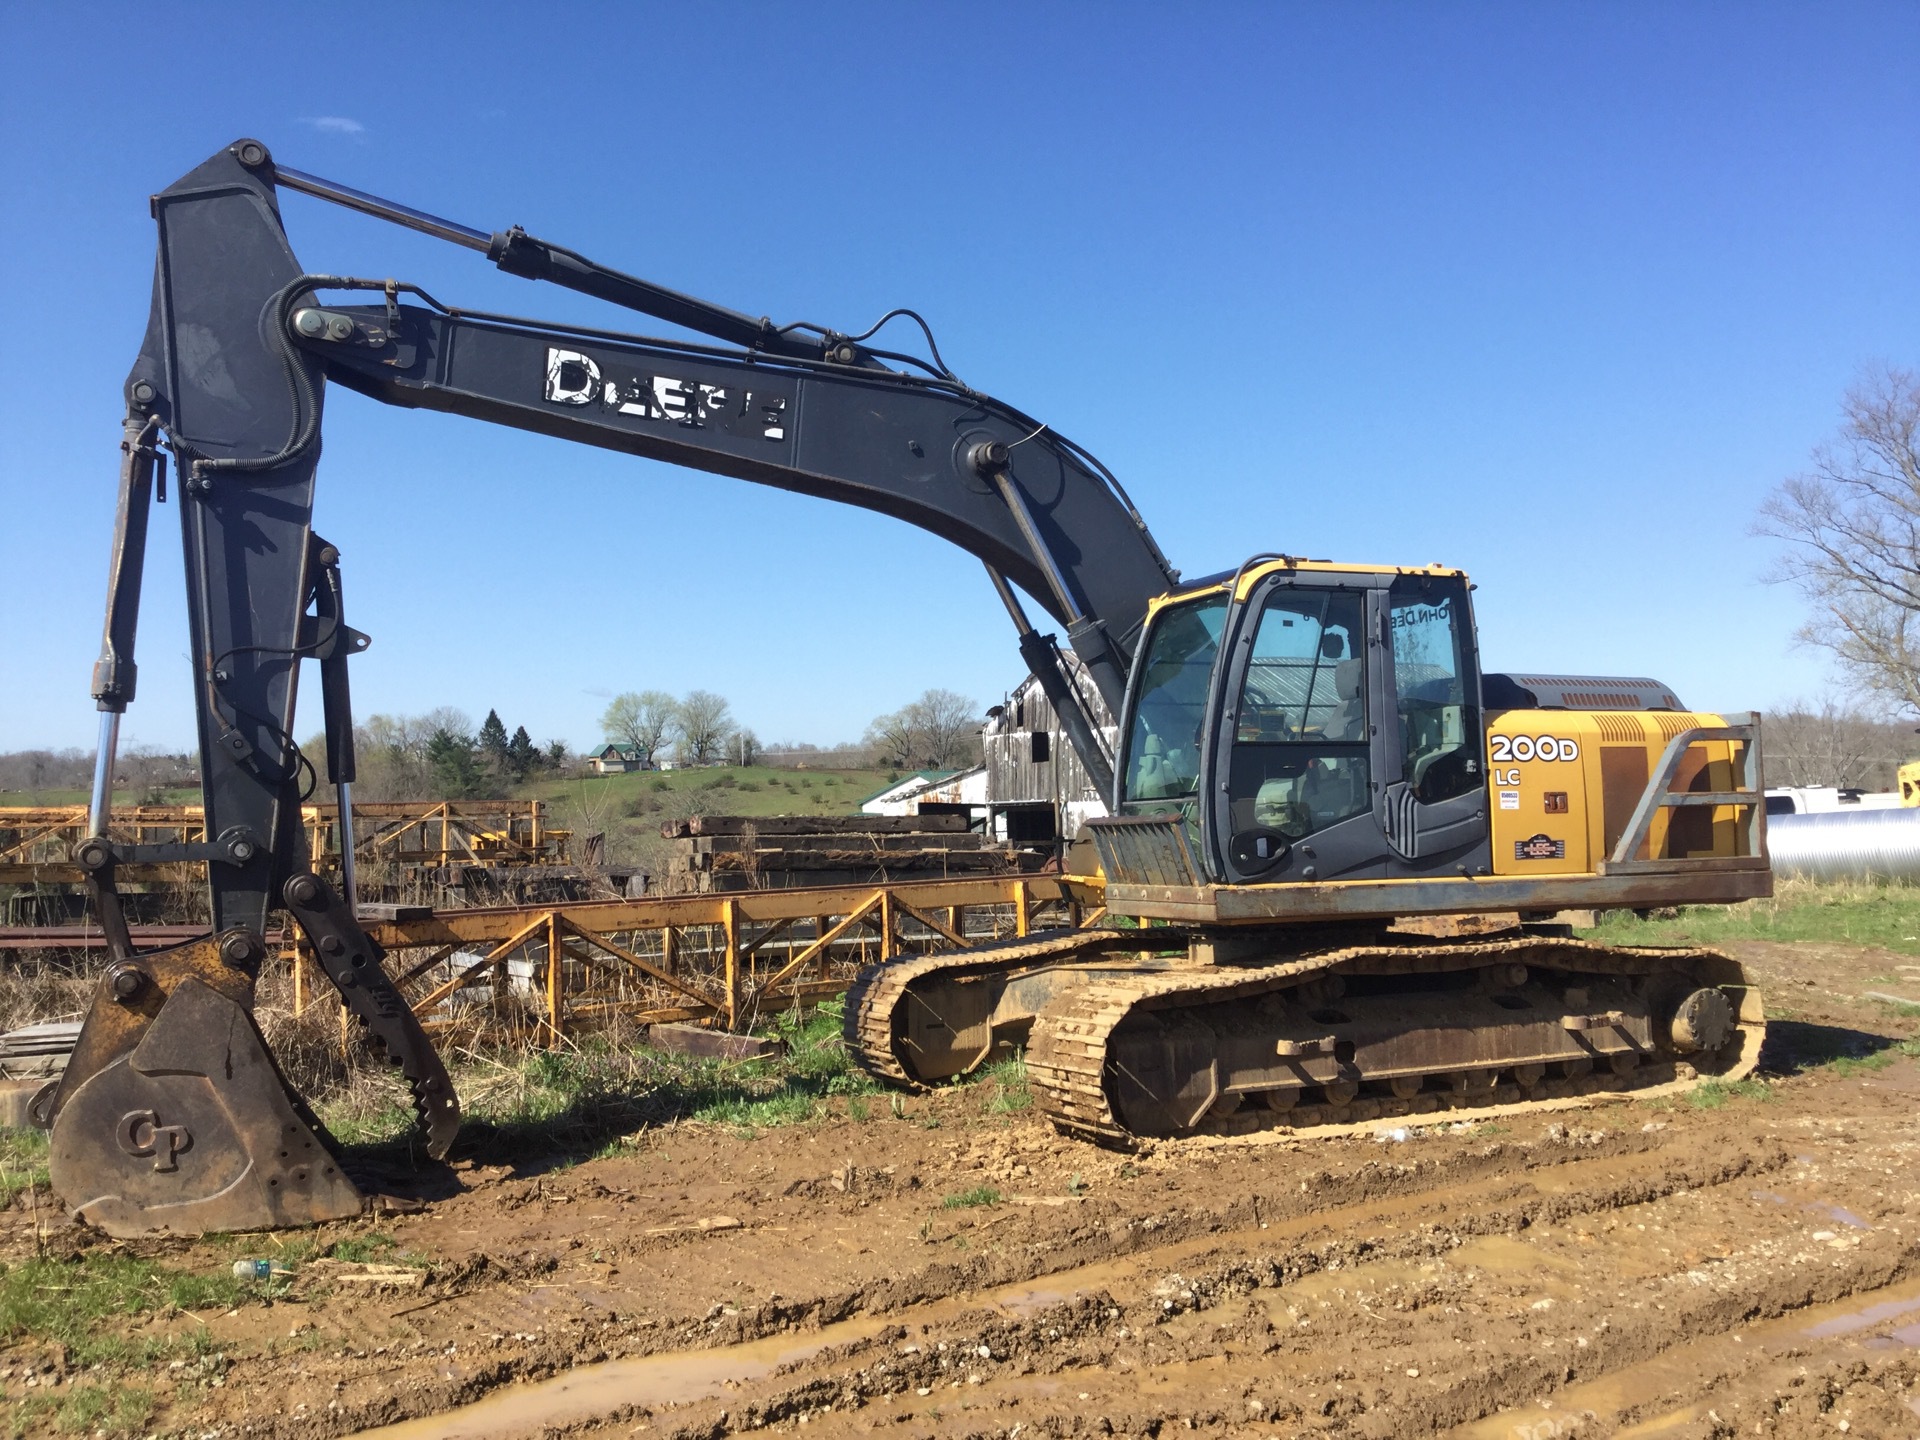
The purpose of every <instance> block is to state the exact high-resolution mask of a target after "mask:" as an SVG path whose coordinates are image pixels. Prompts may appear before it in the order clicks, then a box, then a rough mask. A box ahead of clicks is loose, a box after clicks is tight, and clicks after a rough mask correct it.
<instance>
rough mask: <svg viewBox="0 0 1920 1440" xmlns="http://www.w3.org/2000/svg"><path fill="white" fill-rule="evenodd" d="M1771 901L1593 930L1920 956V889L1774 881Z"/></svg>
mask: <svg viewBox="0 0 1920 1440" xmlns="http://www.w3.org/2000/svg"><path fill="white" fill-rule="evenodd" d="M1775 886H1776V888H1775V893H1774V895H1773V898H1771V899H1769V900H1749V901H1747V902H1745V903H1744V904H1740V905H1728V906H1719V905H1701V906H1691V907H1687V908H1684V909H1682V910H1681V911H1680V912H1679V914H1678V915H1676V916H1674V917H1673V918H1671V919H1650V920H1640V919H1636V918H1635V917H1634V916H1633V915H1631V914H1629V913H1627V912H1624V911H1619V912H1614V913H1613V914H1610V915H1607V916H1604V917H1602V920H1601V923H1600V926H1599V928H1598V929H1597V930H1595V931H1593V932H1591V933H1592V934H1594V935H1595V936H1597V937H1600V938H1604V939H1606V940H1609V941H1613V942H1615V943H1618V944H1624V945H1637V944H1647V945H1651V944H1668V943H1674V942H1682V943H1691V944H1698V945H1715V944H1720V943H1722V942H1724V941H1728V940H1778V941H1798V942H1808V941H1812V942H1821V941H1825V942H1829V943H1833V944H1840V945H1870V946H1877V947H1879V948H1881V949H1884V950H1892V951H1896V952H1898V953H1900V954H1902V955H1920V886H1912V885H1869V884H1865V883H1858V884H1845V885H1821V884H1815V883H1814V882H1812V881H1808V880H1789V879H1782V880H1778V881H1776V882H1775Z"/></svg>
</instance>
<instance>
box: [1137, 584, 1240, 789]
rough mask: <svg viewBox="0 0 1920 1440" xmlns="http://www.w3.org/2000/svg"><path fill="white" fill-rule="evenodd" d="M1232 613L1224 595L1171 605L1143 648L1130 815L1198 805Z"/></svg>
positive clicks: (1163, 611) (1155, 624) (1161, 615)
mask: <svg viewBox="0 0 1920 1440" xmlns="http://www.w3.org/2000/svg"><path fill="white" fill-rule="evenodd" d="M1226 612H1227V597H1226V596H1225V595H1224V594H1222V595H1218V596H1209V597H1207V598H1206V599H1203V600H1194V601H1190V602H1188V603H1187V604H1184V605H1175V606H1169V607H1168V608H1167V609H1165V610H1162V611H1161V612H1160V614H1159V615H1158V616H1156V617H1155V619H1154V622H1153V626H1152V628H1151V629H1150V630H1149V631H1148V633H1147V638H1146V640H1145V642H1144V644H1143V646H1142V658H1141V660H1140V665H1141V667H1142V669H1141V674H1140V680H1139V694H1138V697H1137V699H1136V700H1135V702H1134V712H1133V726H1132V729H1131V731H1130V733H1129V734H1128V736H1127V763H1126V774H1125V781H1124V789H1123V792H1122V801H1121V810H1122V811H1123V812H1124V813H1128V814H1142V813H1152V812H1155V811H1166V810H1171V809H1180V810H1186V809H1190V808H1191V805H1192V802H1193V798H1194V793H1195V791H1196V790H1198V789H1199V785H1200V752H1201V747H1202V745H1203V744H1204V743H1205V742H1204V740H1203V738H1202V736H1201V733H1200V732H1201V729H1202V727H1203V726H1204V725H1205V724H1206V718H1207V692H1208V689H1209V688H1210V686H1211V684H1212V680H1213V662H1214V657H1215V656H1216V655H1217V654H1218V653H1219V650H1220V627H1221V624H1222V622H1223V620H1224V619H1225V617H1226ZM1169 802H1173V803H1169Z"/></svg>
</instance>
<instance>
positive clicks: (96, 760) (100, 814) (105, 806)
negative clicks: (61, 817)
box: [87, 710, 120, 835]
mask: <svg viewBox="0 0 1920 1440" xmlns="http://www.w3.org/2000/svg"><path fill="white" fill-rule="evenodd" d="M119 750H120V712H119V711H118V710H102V711H101V712H100V743H99V745H98V747H97V748H96V749H95V750H94V752H93V798H92V800H91V801H90V802H89V803H88V805H87V834H89V835H105V834H106V833H107V822H108V821H109V820H111V819H112V818H113V771H114V766H115V764H116V763H117V761H118V758H119Z"/></svg>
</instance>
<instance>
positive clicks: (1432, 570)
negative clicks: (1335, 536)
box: [1148, 555, 1467, 614]
mask: <svg viewBox="0 0 1920 1440" xmlns="http://www.w3.org/2000/svg"><path fill="white" fill-rule="evenodd" d="M1283 571H1295V572H1299V571H1308V572H1323V573H1337V574H1346V575H1355V574H1358V575H1384V576H1391V575H1430V576H1433V577H1436V578H1446V579H1460V580H1464V579H1466V578H1467V572H1466V571H1464V570H1460V569H1457V568H1455V567H1453V566H1451V565H1440V564H1433V565H1367V564H1360V563H1354V562H1346V561H1336V560H1308V559H1306V558H1305V557H1304V556H1299V555H1273V556H1262V557H1261V558H1260V559H1259V560H1258V561H1257V562H1253V563H1249V564H1247V565H1244V566H1241V567H1240V568H1239V569H1236V570H1222V571H1220V572H1219V573H1217V574H1214V575H1203V576H1201V577H1200V578H1199V579H1197V580H1189V581H1187V582H1185V583H1183V584H1182V585H1181V587H1180V588H1179V589H1178V590H1173V591H1169V592H1168V593H1167V594H1165V595H1162V596H1160V597H1159V598H1158V599H1157V600H1154V601H1153V602H1152V603H1151V604H1150V605H1149V606H1148V613H1149V614H1151V613H1152V612H1153V611H1155V610H1158V609H1159V608H1160V607H1161V606H1163V605H1174V604H1178V603H1179V602H1180V601H1183V600H1192V599H1195V598H1197V597H1199V596H1201V595H1205V594H1208V593H1209V592H1212V591H1219V590H1225V589H1226V588H1227V586H1228V585H1230V584H1232V583H1233V581H1234V577H1235V576H1238V577H1239V585H1238V586H1237V587H1236V590H1237V593H1236V595H1235V597H1234V598H1235V599H1238V600H1245V599H1246V598H1247V596H1248V595H1250V594H1251V593H1252V592H1253V589H1254V587H1255V586H1256V585H1258V584H1260V582H1261V581H1263V580H1265V579H1266V578H1267V577H1268V576H1269V575H1273V574H1277V573H1280V572H1283Z"/></svg>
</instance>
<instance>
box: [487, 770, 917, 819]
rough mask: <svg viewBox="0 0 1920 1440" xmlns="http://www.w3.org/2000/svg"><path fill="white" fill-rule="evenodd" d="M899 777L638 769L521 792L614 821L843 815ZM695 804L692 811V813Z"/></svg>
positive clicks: (874, 772) (840, 772)
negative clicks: (595, 810) (599, 811)
mask: <svg viewBox="0 0 1920 1440" xmlns="http://www.w3.org/2000/svg"><path fill="white" fill-rule="evenodd" d="M899 773H900V772H898V771H886V770H786V769H774V768H773V767H772V766H767V765H747V766H731V765H729V766H725V767H723V768H720V769H715V770H640V771H635V772H634V773H632V774H629V775H585V776H579V777H576V778H573V779H568V780H540V781H535V782H534V783H533V784H531V785H528V786H526V787H525V788H524V789H523V790H522V791H521V792H520V793H521V794H523V795H525V796H527V797H528V798H530V799H536V800H547V801H551V802H553V803H555V804H563V805H564V804H576V805H577V804H581V803H585V804H588V805H592V806H596V807H604V808H605V809H606V811H607V812H608V813H610V814H618V815H656V814H657V815H659V816H661V818H663V819H671V818H678V817H679V816H683V815H845V814H848V813H850V812H852V811H854V810H856V809H857V808H859V804H860V802H861V801H862V800H864V799H866V798H867V796H869V795H871V794H873V793H874V791H876V790H879V789H881V788H883V787H884V786H886V785H887V784H888V783H889V780H890V777H891V776H896V775H898V774H899ZM689 805H692V806H693V807H694V808H691V809H689V808H687V807H688V806H689Z"/></svg>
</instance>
